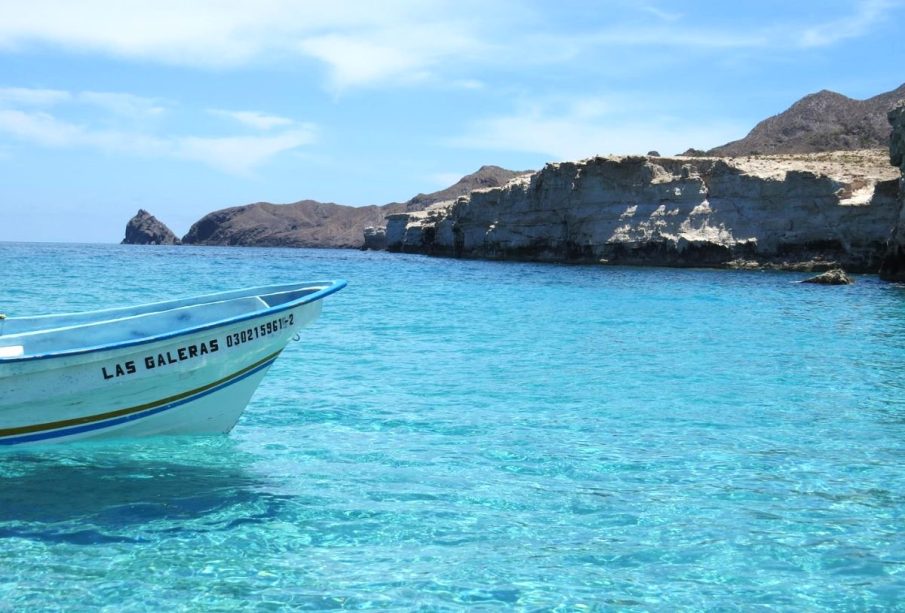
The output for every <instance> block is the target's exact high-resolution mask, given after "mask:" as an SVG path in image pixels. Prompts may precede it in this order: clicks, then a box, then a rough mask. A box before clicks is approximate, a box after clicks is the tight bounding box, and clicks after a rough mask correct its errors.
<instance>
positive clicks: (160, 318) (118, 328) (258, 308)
mask: <svg viewBox="0 0 905 613" xmlns="http://www.w3.org/2000/svg"><path fill="white" fill-rule="evenodd" d="M331 284H332V283H328V284H326V285H324V284H307V285H304V286H300V285H291V286H271V287H267V288H256V290H255V292H261V293H254V294H252V293H251V291H249V290H244V291H243V290H240V291H238V292H226V293H223V294H214V295H211V296H203V297H200V298H193V299H188V300H174V301H168V302H160V303H156V304H149V305H142V306H138V307H127V308H120V309H109V310H104V311H92V312H89V313H75V314H69V315H45V316H37V317H23V318H9V319H5V320H0V359H3V358H18V357H23V356H29V355H43V354H46V353H55V352H60V351H71V350H77V349H84V348H91V347H99V346H103V345H110V344H115V343H121V342H128V341H134V340H138V339H143V338H150V337H155V336H160V335H162V334H167V333H172V332H178V331H180V330H188V329H192V328H198V327H201V326H205V325H208V324H212V323H216V322H222V321H226V320H230V319H235V318H240V317H242V316H245V315H250V314H253V313H256V312H263V311H266V310H268V309H272V308H275V307H279V306H282V305H286V304H289V303H293V302H299V301H304V300H303V299H304V298H306V297H308V296H311V295H312V294H315V293H317V292H319V291H321V290H323V289H325V288H326V287H329V285H331ZM262 290H265V291H263V292H262Z"/></svg>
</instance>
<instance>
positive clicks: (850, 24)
mask: <svg viewBox="0 0 905 613" xmlns="http://www.w3.org/2000/svg"><path fill="white" fill-rule="evenodd" d="M895 6H896V3H895V2H890V1H889V0H866V1H864V2H860V3H858V4H857V6H856V8H855V13H854V14H853V15H846V16H845V17H842V18H840V19H835V20H833V21H829V22H826V23H821V24H817V25H815V26H811V27H809V28H805V30H804V31H803V32H801V36H800V38H799V44H800V45H801V46H802V47H825V46H827V45H832V44H835V43H837V42H839V41H842V40H846V39H849V38H858V37H860V36H863V35H865V34H867V33H869V32H870V29H871V27H873V26H874V25H875V24H876V23H878V22H879V21H881V20H882V19H883V17H885V16H886V14H887V12H888V11H889V10H890V9H892V8H894V7H895Z"/></svg>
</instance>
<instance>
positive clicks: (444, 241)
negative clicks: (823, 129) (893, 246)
mask: <svg viewBox="0 0 905 613" xmlns="http://www.w3.org/2000/svg"><path fill="white" fill-rule="evenodd" d="M898 180H899V173H898V171H897V170H896V169H894V168H892V167H890V166H889V164H888V162H887V158H886V152H885V151H882V150H869V151H858V152H834V153H824V154H809V155H798V156H794V155H792V156H788V155H787V156H756V157H745V158H685V157H681V156H677V157H654V156H623V157H617V156H614V157H595V158H590V159H587V160H583V161H580V162H564V163H558V164H548V165H547V166H546V167H545V168H544V169H543V170H541V171H539V172H537V173H534V174H532V175H530V176H526V177H521V178H517V179H514V180H513V181H511V182H509V183H508V184H506V185H505V186H503V187H498V188H491V189H483V190H476V191H474V192H472V193H471V194H470V195H469V196H465V197H460V198H458V199H456V200H454V201H448V202H444V203H437V204H434V205H432V206H431V207H428V208H427V209H426V210H425V211H418V212H409V213H402V212H401V213H397V214H394V215H391V216H390V217H388V223H387V229H386V240H387V245H388V249H390V250H392V251H402V252H416V253H427V254H435V255H445V256H455V257H474V258H490V259H514V260H537V261H551V262H600V263H609V264H633V265H654V266H711V267H738V268H784V269H796V270H826V269H829V268H832V267H835V266H842V267H844V268H845V269H846V270H848V271H851V272H876V271H877V269H878V268H879V266H880V260H881V258H882V257H883V254H884V252H885V249H886V239H887V236H888V233H889V228H891V227H892V225H893V223H894V221H895V219H896V217H897V216H898V214H899V202H898V200H897V198H898Z"/></svg>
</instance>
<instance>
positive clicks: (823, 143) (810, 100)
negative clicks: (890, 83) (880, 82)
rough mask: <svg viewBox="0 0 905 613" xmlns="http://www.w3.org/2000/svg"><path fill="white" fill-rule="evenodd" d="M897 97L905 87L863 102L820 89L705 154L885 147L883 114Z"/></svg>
mask: <svg viewBox="0 0 905 613" xmlns="http://www.w3.org/2000/svg"><path fill="white" fill-rule="evenodd" d="M902 98H905V83H903V84H902V85H900V86H899V87H898V88H896V89H894V90H892V91H889V92H885V93H883V94H879V95H877V96H873V97H872V98H868V99H866V100H855V99H853V98H849V97H848V96H845V95H843V94H840V93H838V92H834V91H831V90H828V89H822V90H820V91H819V92H815V93H813V94H808V95H807V96H805V97H803V98H801V99H800V100H798V101H797V102H795V103H794V104H792V106H790V107H789V108H788V109H786V110H785V111H783V112H782V113H779V114H778V115H774V116H772V117H768V118H767V119H764V120H763V121H761V122H760V123H758V124H757V125H756V126H754V129H752V130H751V131H750V132H749V133H748V135H747V136H745V138H742V139H740V140H737V141H733V142H731V143H727V144H725V145H722V146H720V147H714V148H713V149H711V150H710V151H708V152H707V154H708V155H717V156H741V155H755V154H774V153H817V152H821V151H844V150H852V149H875V148H883V147H886V146H887V145H888V143H889V133H890V127H889V123H888V122H887V121H886V113H887V112H888V111H889V110H890V109H891V108H892V107H893V106H894V104H895V103H896V101H898V100H900V99H902Z"/></svg>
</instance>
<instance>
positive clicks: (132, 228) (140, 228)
mask: <svg viewBox="0 0 905 613" xmlns="http://www.w3.org/2000/svg"><path fill="white" fill-rule="evenodd" d="M121 244H122V245H178V244H179V239H178V238H176V235H175V234H173V232H172V231H171V230H170V229H169V228H168V227H166V226H165V225H164V224H163V223H161V222H160V221H159V220H158V219H157V218H156V217H154V216H153V215H151V214H150V213H148V212H147V211H146V210H144V209H138V213H136V214H135V217H133V218H132V219H130V220H129V223H128V224H126V237H125V238H124V239H123V241H122V243H121Z"/></svg>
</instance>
